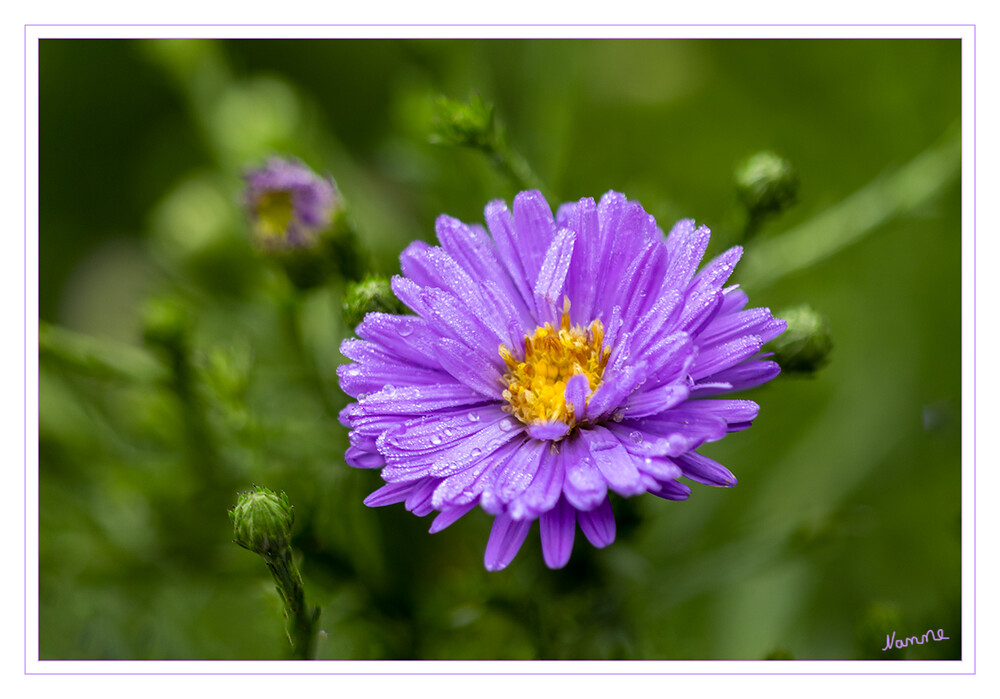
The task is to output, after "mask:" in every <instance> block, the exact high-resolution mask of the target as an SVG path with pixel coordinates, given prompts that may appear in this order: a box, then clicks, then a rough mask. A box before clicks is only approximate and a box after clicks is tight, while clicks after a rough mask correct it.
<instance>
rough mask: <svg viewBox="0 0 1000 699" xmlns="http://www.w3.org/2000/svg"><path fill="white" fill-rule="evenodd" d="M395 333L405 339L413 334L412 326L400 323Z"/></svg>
mask: <svg viewBox="0 0 1000 699" xmlns="http://www.w3.org/2000/svg"><path fill="white" fill-rule="evenodd" d="M396 332H398V333H399V334H400V335H401V336H402V337H406V336H408V335H410V334H411V333H412V332H413V325H411V324H410V323H400V324H399V327H398V328H397V329H396Z"/></svg>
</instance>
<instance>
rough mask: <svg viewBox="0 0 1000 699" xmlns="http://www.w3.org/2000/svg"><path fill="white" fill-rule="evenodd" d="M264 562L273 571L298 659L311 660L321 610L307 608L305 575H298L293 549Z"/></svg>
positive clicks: (284, 550)
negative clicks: (303, 576)
mask: <svg viewBox="0 0 1000 699" xmlns="http://www.w3.org/2000/svg"><path fill="white" fill-rule="evenodd" d="M264 562H265V563H266V564H267V569H268V570H270V571H271V575H272V576H273V577H274V585H275V587H276V588H277V590H278V594H280V595H281V599H282V601H283V602H284V603H285V616H286V617H287V618H288V629H287V634H288V641H289V643H291V644H292V652H293V654H294V656H295V659H296V660H311V659H312V658H313V654H314V652H315V648H316V622H317V621H318V619H319V607H314V608H312V609H309V608H308V607H307V606H306V599H305V589H304V588H303V586H302V576H301V575H299V569H298V567H297V566H296V565H295V561H294V560H293V558H292V550H291V548H289V547H285V548H284V549H282V551H281V552H280V553H278V555H277V556H273V557H269V556H266V557H264Z"/></svg>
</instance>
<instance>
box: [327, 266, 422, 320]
mask: <svg viewBox="0 0 1000 699" xmlns="http://www.w3.org/2000/svg"><path fill="white" fill-rule="evenodd" d="M376 312H378V313H395V314H401V313H406V312H407V310H406V306H404V305H403V303H402V302H401V301H400V300H399V299H397V298H396V295H395V294H393V293H392V288H391V287H390V285H389V280H388V279H386V278H385V277H380V276H375V275H368V276H366V277H365V278H364V279H363V280H361V281H360V282H355V283H353V284H351V285H350V286H349V287H348V288H347V293H346V294H345V295H344V306H343V313H344V322H345V323H346V324H347V326H348V327H351V328H353V327H356V326H357V325H358V323H360V322H361V321H362V320H364V319H365V315H367V314H368V313H376Z"/></svg>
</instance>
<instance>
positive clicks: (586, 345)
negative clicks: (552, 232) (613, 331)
mask: <svg viewBox="0 0 1000 699" xmlns="http://www.w3.org/2000/svg"><path fill="white" fill-rule="evenodd" d="M603 344H604V324H603V323H601V321H600V320H595V321H593V322H592V323H591V324H590V326H589V327H588V328H587V329H586V330H584V329H583V328H581V327H580V326H579V325H573V326H570V322H569V300H568V299H567V300H566V302H565V303H564V305H563V314H562V318H561V320H560V323H559V328H558V329H556V328H554V327H553V326H552V324H551V323H546V324H545V325H542V326H540V327H538V328H536V329H535V334H534V335H525V336H524V361H518V360H517V359H516V358H515V357H514V356H513V355H511V353H510V350H509V349H508V348H507V346H506V345H500V356H501V357H502V358H503V360H504V362H505V363H506V364H507V373H506V374H504V377H503V379H504V383H505V384H506V385H507V389H506V390H505V391H504V392H503V397H504V398H505V399H506V400H507V406H506V407H505V408H504V409H505V410H506V411H508V412H509V413H511V414H512V415H514V416H515V417H516V418H517V419H518V420H520V421H521V422H523V423H524V424H526V425H527V424H531V423H533V422H552V421H556V420H560V421H562V422H565V423H566V424H567V425H569V426H570V427H572V426H574V425H576V423H577V422H578V420H577V416H576V415H574V409H573V404H572V403H568V402H567V401H566V382H567V381H569V379H570V378H572V377H573V376H575V375H577V374H583V375H584V376H586V377H587V382H588V383H589V384H590V391H591V393H592V392H593V391H594V390H595V389H596V388H597V387H598V385H600V383H601V377H602V376H603V374H604V367H605V365H606V364H607V363H608V357H609V356H610V354H611V350H610V348H607V349H606V348H604V347H603ZM588 400H589V397H588Z"/></svg>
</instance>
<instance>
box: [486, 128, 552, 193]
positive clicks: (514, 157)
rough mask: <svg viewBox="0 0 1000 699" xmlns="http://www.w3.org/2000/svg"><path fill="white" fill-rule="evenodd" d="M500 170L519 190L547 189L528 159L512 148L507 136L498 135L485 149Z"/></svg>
mask: <svg viewBox="0 0 1000 699" xmlns="http://www.w3.org/2000/svg"><path fill="white" fill-rule="evenodd" d="M483 150H484V151H485V152H486V153H487V154H488V155H489V156H490V158H491V160H492V161H493V164H494V166H495V167H496V168H497V169H498V170H500V172H502V173H503V174H504V175H505V176H506V177H507V178H508V179H510V180H511V182H513V183H514V185H515V186H516V187H517V188H518V189H519V190H525V189H538V190H542V191H545V187H544V185H543V184H542V180H541V178H540V177H539V176H538V175H536V174H535V171H534V170H532V169H531V165H529V164H528V161H527V159H525V158H524V156H522V155H521V154H520V153H518V152H517V151H515V150H514V149H513V148H511V147H510V146H509V145H508V144H507V141H506V139H505V138H503V137H502V136H498V137H496V138H494V139H492V140H491V143H490V145H489V146H488V147H485V148H484V149H483Z"/></svg>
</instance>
